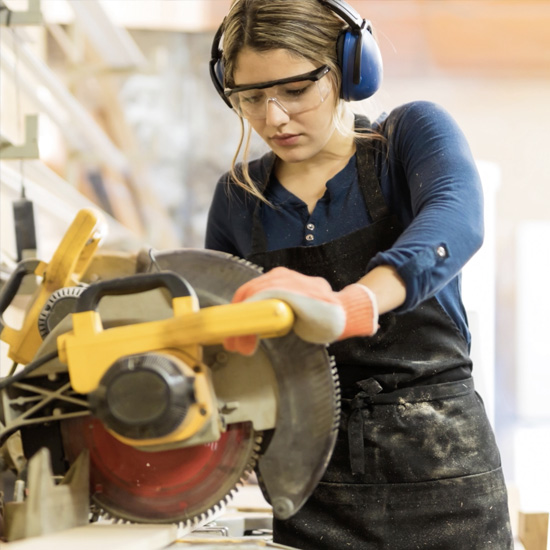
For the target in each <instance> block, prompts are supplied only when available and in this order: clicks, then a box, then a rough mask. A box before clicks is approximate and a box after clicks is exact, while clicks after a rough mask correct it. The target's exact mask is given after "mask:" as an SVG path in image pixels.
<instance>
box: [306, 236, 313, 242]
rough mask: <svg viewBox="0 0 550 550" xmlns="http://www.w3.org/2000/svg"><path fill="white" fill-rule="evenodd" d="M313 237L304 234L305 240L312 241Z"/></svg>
mask: <svg viewBox="0 0 550 550" xmlns="http://www.w3.org/2000/svg"><path fill="white" fill-rule="evenodd" d="M314 238H315V237H314V236H313V235H306V241H312V240H313V239H314Z"/></svg>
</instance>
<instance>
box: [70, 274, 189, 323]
mask: <svg viewBox="0 0 550 550" xmlns="http://www.w3.org/2000/svg"><path fill="white" fill-rule="evenodd" d="M161 287H164V288H166V289H167V290H168V291H169V292H170V294H171V296H172V298H181V297H184V296H191V297H196V294H195V291H194V289H193V287H191V285H190V284H189V283H188V282H187V281H186V280H185V279H184V278H183V277H182V276H181V275H178V274H177V273H174V272H173V271H161V272H157V273H140V274H138V275H131V276H129V277H119V278H116V279H108V280H106V281H101V282H99V283H95V284H92V285H90V286H89V287H88V288H87V289H86V290H85V291H84V292H83V293H82V294H81V295H80V297H79V298H78V302H77V305H76V311H75V313H80V312H83V311H95V310H96V309H97V306H98V304H99V301H100V300H101V298H103V297H105V296H125V295H128V294H138V293H140V292H146V291H148V290H154V289H156V288H161Z"/></svg>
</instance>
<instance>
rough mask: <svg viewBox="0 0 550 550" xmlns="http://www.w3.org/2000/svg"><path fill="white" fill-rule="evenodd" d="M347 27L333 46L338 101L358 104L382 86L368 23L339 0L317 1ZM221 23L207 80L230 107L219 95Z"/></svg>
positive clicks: (379, 57) (381, 68) (221, 89)
mask: <svg viewBox="0 0 550 550" xmlns="http://www.w3.org/2000/svg"><path fill="white" fill-rule="evenodd" d="M319 2H321V4H325V5H326V6H327V7H328V8H330V9H331V10H332V11H333V12H334V13H335V14H336V15H338V16H339V17H340V18H341V19H343V20H344V21H345V22H346V23H347V24H348V27H347V28H345V29H343V30H342V32H341V33H340V35H339V37H338V40H337V43H336V54H337V62H338V66H339V67H340V70H341V72H342V86H341V90H340V97H341V98H342V99H344V100H346V101H361V100H362V99H366V98H368V97H370V96H372V95H373V94H374V93H375V92H376V91H377V90H378V89H379V88H380V85H381V84H382V73H383V67H382V56H381V54H380V49H379V48H378V44H377V43H376V40H375V39H374V37H373V35H372V27H371V24H370V22H369V21H367V20H366V19H362V18H361V16H360V15H359V13H358V12H357V11H356V10H355V9H354V8H352V7H351V6H350V5H349V4H346V2H343V1H342V0H319ZM223 26H224V25H223V22H222V24H221V25H220V27H219V29H218V30H217V31H216V34H215V36H214V40H213V42H212V52H211V59H210V77H211V79H212V82H213V84H214V87H215V88H216V90H217V92H218V94H219V95H220V97H221V98H222V99H223V100H224V101H225V103H226V104H227V105H228V106H229V107H231V103H230V101H229V99H228V98H227V97H226V96H225V94H224V93H223V89H224V86H223V82H224V77H223V62H222V53H223V52H222V50H221V48H220V42H221V40H222V36H223Z"/></svg>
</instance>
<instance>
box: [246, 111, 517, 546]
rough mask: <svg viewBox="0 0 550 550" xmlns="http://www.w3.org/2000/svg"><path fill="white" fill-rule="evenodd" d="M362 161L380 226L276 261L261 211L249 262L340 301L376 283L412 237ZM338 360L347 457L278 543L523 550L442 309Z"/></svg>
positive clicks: (384, 325) (345, 351)
mask: <svg viewBox="0 0 550 550" xmlns="http://www.w3.org/2000/svg"><path fill="white" fill-rule="evenodd" d="M357 123H358V124H359V125H361V124H364V123H363V122H362V121H361V119H358V120H357ZM356 157H357V164H358V167H357V168H358V174H359V185H360V187H361V190H362V192H363V196H364V197H365V202H366V204H367V207H368V210H369V214H370V216H371V218H372V224H370V225H368V226H367V227H364V228H362V229H360V230H358V231H355V232H354V233H352V234H350V235H346V236H344V237H341V238H339V239H336V240H334V241H332V242H329V243H326V244H323V245H319V246H311V247H296V248H287V249H282V250H275V251H271V252H268V251H267V239H266V236H265V233H264V230H263V228H262V224H261V220H260V208H261V204H260V202H259V201H258V204H257V205H256V210H255V213H254V217H253V232H252V251H251V254H250V256H249V257H248V258H247V259H249V260H250V261H252V262H254V263H255V264H258V265H261V266H263V267H264V269H265V270H266V271H267V270H270V269H272V268H273V267H276V266H286V267H288V268H290V269H294V270H296V271H299V272H301V273H304V274H306V275H312V276H321V277H324V278H325V279H327V280H328V281H329V282H330V283H331V285H332V287H333V289H334V290H340V289H342V288H343V287H344V286H346V285H348V284H351V283H354V282H357V281H358V280H359V279H360V278H361V277H362V276H363V275H365V273H366V266H367V264H368V262H369V260H370V259H371V258H372V257H373V256H374V255H375V254H376V253H377V252H379V251H382V250H386V249H388V248H390V247H391V246H392V244H393V243H394V242H395V240H396V239H397V237H398V236H399V234H400V233H401V231H402V228H401V224H400V222H399V220H398V219H397V218H396V217H395V216H392V215H391V214H390V213H389V211H388V208H387V206H386V204H385V201H384V198H383V196H382V192H381V189H380V185H379V182H378V177H377V175H376V170H375V163H374V150H373V149H372V147H371V146H370V145H369V144H368V143H366V142H365V141H363V140H358V142H357V155H356ZM268 178H269V175H268ZM264 185H267V181H266V182H264ZM329 353H330V354H331V355H334V358H335V360H336V366H337V368H338V374H339V377H340V381H341V389H342V421H341V427H340V430H339V433H338V439H337V442H336V446H335V449H334V452H333V455H332V458H331V461H330V463H329V466H328V468H327V471H326V473H325V475H324V476H323V479H322V481H321V482H320V483H319V485H318V487H317V488H316V490H315V491H314V493H313V494H312V496H311V497H310V498H309V500H308V501H307V502H306V504H305V505H304V506H303V508H302V509H301V510H300V511H299V512H298V513H297V514H296V515H295V516H293V517H292V518H290V519H289V520H286V521H279V520H274V526H273V529H274V541H275V542H278V543H280V544H285V545H288V546H292V547H294V548H299V549H301V550H323V549H326V550H329V549H330V550H343V549H347V548H350V549H352V550H374V549H377V550H378V549H385V550H411V549H414V548H422V549H423V550H430V549H431V550H436V549H438V550H442V549H445V550H455V549H456V550H459V549H460V550H474V549H475V550H481V549H484V548H487V549H489V548H490V549H495V550H496V549H499V550H508V549H512V548H513V542H512V535H511V530H510V522H509V517H508V507H507V494H506V488H505V484H504V479H503V476H502V471H501V466H500V456H499V452H498V449H497V446H496V443H495V439H494V435H493V432H492V429H491V426H490V424H489V422H488V420H487V416H486V414H485V409H484V406H483V403H482V401H481V398H480V397H479V396H478V395H477V393H476V392H475V390H474V386H473V382H472V379H471V375H470V373H471V361H470V359H469V354H468V346H467V342H466V340H465V338H464V337H463V335H462V334H461V333H460V331H459V330H458V327H457V326H456V324H455V323H454V322H453V321H452V319H451V318H450V317H449V316H448V315H447V314H446V312H445V311H444V310H443V308H442V307H441V306H440V305H439V303H438V302H437V300H436V299H435V298H431V299H429V300H427V301H425V302H423V303H422V304H421V305H419V306H418V307H417V308H415V309H414V310H413V311H410V312H407V313H402V314H395V313H391V312H390V313H386V314H384V315H381V316H380V329H379V331H378V332H377V334H376V335H375V336H374V337H371V338H350V339H348V340H345V341H342V342H337V343H335V344H333V345H331V346H330V347H329Z"/></svg>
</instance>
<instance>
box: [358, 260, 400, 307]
mask: <svg viewBox="0 0 550 550" xmlns="http://www.w3.org/2000/svg"><path fill="white" fill-rule="evenodd" d="M357 282H358V283H360V284H362V285H365V286H367V287H369V289H370V290H371V291H372V292H373V293H374V295H375V296H376V300H377V302H378V313H379V314H380V315H382V314H383V313H387V312H388V311H391V310H392V309H395V308H396V307H399V306H400V305H401V304H403V303H404V302H405V297H406V294H407V292H406V287H405V283H404V282H403V279H401V277H400V276H399V275H398V273H397V271H396V269H395V268H394V267H392V266H389V265H379V266H377V267H375V268H374V269H373V270H372V271H369V272H368V273H367V274H366V275H365V276H364V277H362V278H361V279H359V281H357Z"/></svg>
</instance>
